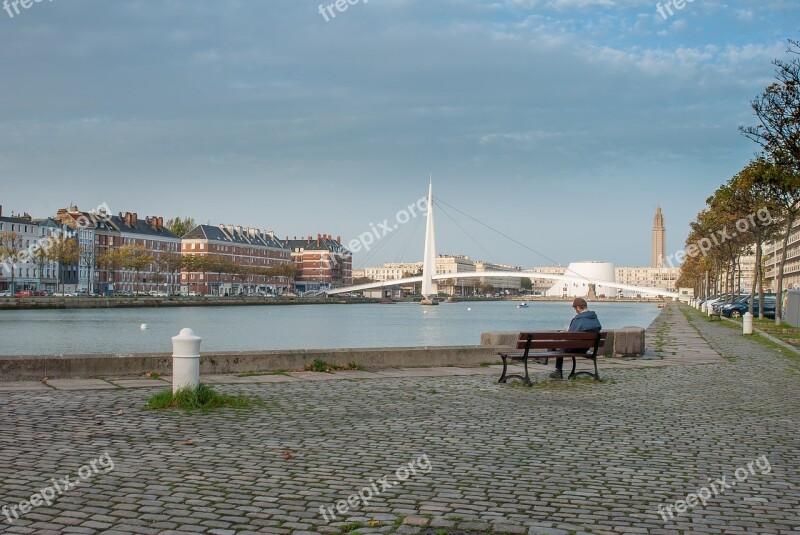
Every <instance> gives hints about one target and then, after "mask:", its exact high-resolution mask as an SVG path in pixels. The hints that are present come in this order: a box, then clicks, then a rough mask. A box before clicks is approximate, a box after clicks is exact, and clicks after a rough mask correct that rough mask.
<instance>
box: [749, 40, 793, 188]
mask: <svg viewBox="0 0 800 535" xmlns="http://www.w3.org/2000/svg"><path fill="white" fill-rule="evenodd" d="M787 52H788V53H789V54H790V55H792V57H791V59H789V60H780V59H776V60H775V61H773V62H772V64H773V65H775V67H776V72H775V81H774V82H773V83H772V84H770V85H769V86H767V88H766V89H765V90H764V92H763V93H761V94H760V95H759V96H758V97H756V98H755V100H753V101H752V102H751V106H752V108H753V112H755V115H756V118H757V119H758V123H759V124H757V125H755V126H748V127H741V128H740V129H739V130H740V131H741V132H742V133H743V134H744V135H745V136H747V137H748V138H750V139H752V140H753V141H755V142H756V143H758V144H759V145H761V147H762V148H763V149H764V152H765V153H766V154H767V155H768V156H769V157H770V159H772V161H774V163H776V164H777V165H779V166H781V167H783V168H785V169H786V170H787V171H788V172H789V173H790V174H794V175H797V174H800V42H798V41H794V40H791V39H790V40H789V45H788V49H787Z"/></svg>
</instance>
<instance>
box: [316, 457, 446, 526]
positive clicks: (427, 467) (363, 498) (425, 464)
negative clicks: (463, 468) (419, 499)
mask: <svg viewBox="0 0 800 535" xmlns="http://www.w3.org/2000/svg"><path fill="white" fill-rule="evenodd" d="M432 469H433V465H432V464H431V461H430V459H428V454H424V455H422V456H421V457H419V458H417V459H415V460H413V461H411V462H410V463H408V464H404V465H403V466H401V467H399V468H398V469H397V470H395V472H394V480H391V479H390V478H391V477H392V476H391V475H388V476H383V477H382V478H380V479H377V480H371V481H370V484H369V485H368V486H366V487H364V488H362V489H361V490H360V491H358V492H357V493H355V494H351V495H350V496H348V498H347V500H339V501H338V502H336V504H335V505H331V506H329V507H325V506H324V505H320V506H319V513H320V514H321V515H322V518H324V519H325V522H331V521H334V520H336V514H334V512H333V511H334V507H335V508H336V512H337V513H339V514H340V515H342V516H344V515H346V514H347V512H348V511H350V509H352V508H354V507H357V506H358V505H361V506H364V507H366V506H367V505H369V502H370V500H372V499H373V498H375V497H377V496H380V494H381V493H382V492H384V491H386V490H389V489H391V488H392V487H395V486H397V485H400V484H401V483H403V482H404V481H406V480H408V478H410V477H411V476H415V475H417V472H418V471H419V472H421V473H423V474H427V473H429V472H430V471H431V470H432ZM329 514H330V518H329V517H328V515H329Z"/></svg>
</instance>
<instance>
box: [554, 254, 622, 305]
mask: <svg viewBox="0 0 800 535" xmlns="http://www.w3.org/2000/svg"><path fill="white" fill-rule="evenodd" d="M564 277H567V278H568V279H567V280H562V281H556V283H555V284H553V286H552V287H551V288H550V289H549V290H547V297H586V296H588V295H589V285H590V284H591V281H597V282H596V283H595V294H596V295H597V296H598V297H600V296H606V297H615V296H616V295H617V290H616V289H615V288H612V287H610V286H603V284H602V281H606V282H611V283H614V282H616V281H617V275H616V269H615V268H614V264H612V263H610V262H596V261H584V262H571V263H570V265H569V267H567V271H566V272H565V273H564Z"/></svg>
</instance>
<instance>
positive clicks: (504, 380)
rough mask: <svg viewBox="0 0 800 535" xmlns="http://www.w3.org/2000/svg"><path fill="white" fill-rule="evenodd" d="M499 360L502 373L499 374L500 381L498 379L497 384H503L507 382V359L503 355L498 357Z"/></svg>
mask: <svg viewBox="0 0 800 535" xmlns="http://www.w3.org/2000/svg"><path fill="white" fill-rule="evenodd" d="M500 358H502V359H503V373H502V374H500V379H498V381H497V382H498V383H505V382H506V381H507V378H506V371H507V370H508V357H506V356H505V355H500Z"/></svg>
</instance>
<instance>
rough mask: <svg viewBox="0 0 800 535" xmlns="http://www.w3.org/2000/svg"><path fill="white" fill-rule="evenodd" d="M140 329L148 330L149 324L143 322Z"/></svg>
mask: <svg viewBox="0 0 800 535" xmlns="http://www.w3.org/2000/svg"><path fill="white" fill-rule="evenodd" d="M139 329H141V330H143V331H146V330H147V324H146V323H142V324H141V325H140V326H139Z"/></svg>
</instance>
